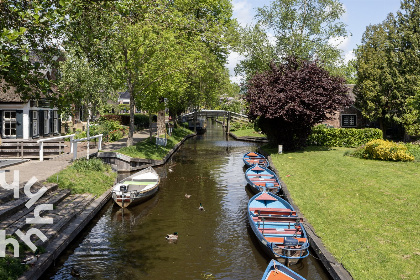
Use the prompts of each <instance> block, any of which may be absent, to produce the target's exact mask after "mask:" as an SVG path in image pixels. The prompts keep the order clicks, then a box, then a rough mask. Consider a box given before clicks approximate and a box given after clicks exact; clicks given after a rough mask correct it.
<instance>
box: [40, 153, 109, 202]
mask: <svg viewBox="0 0 420 280" xmlns="http://www.w3.org/2000/svg"><path fill="white" fill-rule="evenodd" d="M116 177H117V173H116V172H113V171H112V170H111V167H110V166H109V165H107V164H104V163H102V161H101V160H100V159H90V160H89V161H87V160H85V159H80V160H77V161H76V162H74V163H73V164H72V165H70V166H68V167H67V168H65V169H63V170H61V171H60V172H58V173H56V174H54V175H52V176H51V177H49V178H48V179H47V182H50V183H57V178H58V187H59V188H62V189H70V190H71V192H72V193H79V194H82V193H91V194H94V195H97V196H100V195H102V194H103V193H104V192H105V191H106V190H108V189H109V188H111V187H112V186H113V184H114V183H115V179H116Z"/></svg>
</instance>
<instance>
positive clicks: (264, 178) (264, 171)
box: [245, 165, 281, 193]
mask: <svg viewBox="0 0 420 280" xmlns="http://www.w3.org/2000/svg"><path fill="white" fill-rule="evenodd" d="M245 178H246V181H247V182H248V184H249V185H250V186H251V189H252V191H253V192H254V193H258V192H261V191H263V190H264V189H266V190H267V191H269V192H272V193H278V192H279V191H280V190H281V185H280V181H279V178H278V177H277V175H276V173H274V172H273V171H271V170H270V169H268V168H265V167H262V166H259V165H253V166H252V167H250V168H248V169H247V170H246V171H245Z"/></svg>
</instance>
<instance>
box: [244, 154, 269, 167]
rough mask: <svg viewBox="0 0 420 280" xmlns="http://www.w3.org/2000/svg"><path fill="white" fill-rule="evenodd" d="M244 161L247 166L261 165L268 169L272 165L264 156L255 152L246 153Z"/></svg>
mask: <svg viewBox="0 0 420 280" xmlns="http://www.w3.org/2000/svg"><path fill="white" fill-rule="evenodd" d="M243 161H244V163H245V165H246V166H253V165H260V166H264V167H268V166H269V165H270V164H269V163H268V160H267V159H266V158H265V157H264V156H263V155H261V154H259V153H255V152H249V153H246V154H245V155H244V157H243Z"/></svg>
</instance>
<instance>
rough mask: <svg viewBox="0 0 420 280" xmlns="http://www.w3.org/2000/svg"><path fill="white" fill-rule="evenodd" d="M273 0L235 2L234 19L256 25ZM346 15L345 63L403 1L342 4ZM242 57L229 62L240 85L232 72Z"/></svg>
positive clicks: (358, 0) (354, 0)
mask: <svg viewBox="0 0 420 280" xmlns="http://www.w3.org/2000/svg"><path fill="white" fill-rule="evenodd" d="M270 2H271V0H232V4H233V17H234V18H236V19H237V20H238V22H239V24H240V25H242V26H246V25H247V24H253V23H255V20H254V15H255V12H256V8H258V7H262V6H264V5H269V4H270ZM340 2H341V3H342V4H343V6H344V8H345V10H346V12H345V13H344V14H343V16H342V18H341V21H342V22H343V23H344V24H346V25H347V31H349V32H350V33H351V34H352V36H351V37H349V38H347V39H345V40H344V41H343V42H342V43H341V44H340V45H339V48H340V49H341V50H342V51H343V57H344V59H345V60H346V61H348V60H349V59H351V58H353V57H354V54H353V49H354V48H356V47H357V45H360V43H361V40H362V36H363V32H364V31H365V30H366V26H368V25H370V24H377V23H381V22H382V21H384V20H385V19H386V17H387V15H388V14H389V13H394V14H395V13H396V12H397V11H398V10H399V8H400V0H341V1H340ZM240 59H241V57H240V56H239V55H238V54H237V53H231V54H230V56H229V60H228V65H227V66H228V68H229V71H230V75H231V80H232V81H233V82H238V83H239V82H240V77H236V76H235V74H234V71H233V69H234V68H235V65H236V63H237V62H239V61H240Z"/></svg>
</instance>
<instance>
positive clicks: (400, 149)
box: [352, 139, 414, 161]
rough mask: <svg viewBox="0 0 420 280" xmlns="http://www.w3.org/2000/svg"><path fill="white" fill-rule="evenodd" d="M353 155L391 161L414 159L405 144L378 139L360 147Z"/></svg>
mask: <svg viewBox="0 0 420 280" xmlns="http://www.w3.org/2000/svg"><path fill="white" fill-rule="evenodd" d="M352 155H353V156H356V157H360V158H366V159H379V160H389V161H413V160H414V156H413V155H412V154H411V153H410V152H409V151H408V149H407V147H406V146H405V145H404V144H398V143H395V142H391V141H387V140H382V139H376V140H372V141H370V142H368V143H366V145H364V146H361V147H359V148H358V149H356V151H355V152H354V153H353V154H352Z"/></svg>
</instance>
